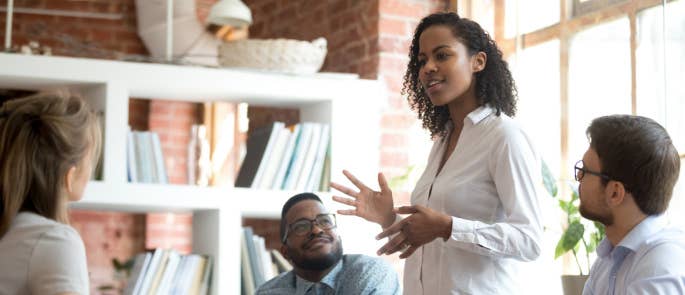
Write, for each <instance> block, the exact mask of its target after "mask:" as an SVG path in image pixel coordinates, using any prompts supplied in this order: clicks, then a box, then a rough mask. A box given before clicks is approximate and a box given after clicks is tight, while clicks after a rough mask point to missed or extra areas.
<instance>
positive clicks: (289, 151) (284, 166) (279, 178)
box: [271, 124, 302, 190]
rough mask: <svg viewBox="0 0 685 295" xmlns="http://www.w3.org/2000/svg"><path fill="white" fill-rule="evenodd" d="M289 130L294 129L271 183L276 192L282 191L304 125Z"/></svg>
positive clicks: (297, 125)
mask: <svg viewBox="0 0 685 295" xmlns="http://www.w3.org/2000/svg"><path fill="white" fill-rule="evenodd" d="M289 128H290V129H292V134H291V135H290V137H289V138H288V143H287V146H286V148H285V151H283V156H282V157H281V161H280V163H279V164H278V172H276V175H275V176H274V180H273V182H272V183H271V189H274V190H275V189H281V188H282V187H283V182H284V180H285V175H286V172H287V171H288V167H289V166H290V161H291V160H292V158H293V151H294V150H295V146H296V145H297V142H298V140H299V139H300V134H301V132H300V130H302V125H301V124H296V125H293V126H291V127H289Z"/></svg>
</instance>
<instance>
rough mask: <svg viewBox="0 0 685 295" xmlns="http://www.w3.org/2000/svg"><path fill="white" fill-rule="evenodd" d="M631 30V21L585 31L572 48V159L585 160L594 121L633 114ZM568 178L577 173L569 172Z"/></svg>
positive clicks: (570, 103)
mask: <svg viewBox="0 0 685 295" xmlns="http://www.w3.org/2000/svg"><path fill="white" fill-rule="evenodd" d="M630 72H631V69H630V27H629V23H628V19H627V18H621V19H618V20H615V21H611V22H607V23H604V24H601V25H598V26H595V27H592V28H590V29H587V30H585V31H581V32H579V33H578V34H576V35H575V36H573V38H572V39H571V40H570V48H569V80H568V88H569V90H568V94H569V103H568V104H569V118H568V122H569V159H568V163H567V164H568V166H569V167H572V166H573V163H575V161H577V160H578V159H580V158H582V156H583V153H584V152H585V150H586V149H587V146H588V141H587V137H586V136H585V129H586V128H587V126H589V125H590V122H591V121H592V119H594V118H596V117H599V116H603V115H611V114H630V113H631V104H632V103H631V93H630V91H631V78H630ZM567 173H568V174H567V175H566V176H567V177H571V176H572V174H573V172H572V171H567Z"/></svg>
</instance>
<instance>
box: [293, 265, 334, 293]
mask: <svg viewBox="0 0 685 295" xmlns="http://www.w3.org/2000/svg"><path fill="white" fill-rule="evenodd" d="M341 270H342V259H340V261H338V263H337V264H336V265H335V266H334V267H333V269H331V271H330V272H328V274H326V276H325V277H323V278H322V279H321V281H320V282H310V281H307V280H305V279H303V278H301V277H300V276H298V275H295V290H296V292H295V293H296V294H305V292H307V290H308V289H309V288H310V287H311V286H312V285H314V284H316V283H321V284H324V285H327V286H328V287H330V288H331V289H333V290H335V282H336V281H337V280H336V279H337V278H338V274H339V273H340V271H341ZM293 273H294V271H293Z"/></svg>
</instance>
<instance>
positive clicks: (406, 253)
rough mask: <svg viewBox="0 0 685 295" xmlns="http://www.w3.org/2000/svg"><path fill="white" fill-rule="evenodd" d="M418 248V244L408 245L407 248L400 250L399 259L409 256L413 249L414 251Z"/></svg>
mask: <svg viewBox="0 0 685 295" xmlns="http://www.w3.org/2000/svg"><path fill="white" fill-rule="evenodd" d="M418 248H419V246H409V248H407V250H404V252H402V254H400V259H405V258H407V257H409V256H411V255H412V254H414V251H416V249H418Z"/></svg>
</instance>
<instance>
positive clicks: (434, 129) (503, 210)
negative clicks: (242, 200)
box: [331, 13, 542, 294]
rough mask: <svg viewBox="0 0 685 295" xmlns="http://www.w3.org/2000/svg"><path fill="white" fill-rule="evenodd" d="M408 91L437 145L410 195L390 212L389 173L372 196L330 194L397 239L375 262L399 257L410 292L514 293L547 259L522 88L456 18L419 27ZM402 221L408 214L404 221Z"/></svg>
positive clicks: (490, 47)
mask: <svg viewBox="0 0 685 295" xmlns="http://www.w3.org/2000/svg"><path fill="white" fill-rule="evenodd" d="M409 59H410V60H409V64H408V67H407V72H406V74H405V76H404V88H403V92H404V94H406V95H407V96H408V101H409V105H410V106H411V108H412V109H414V110H416V112H417V113H418V118H419V119H420V120H422V122H423V127H424V128H426V129H427V130H428V131H430V134H431V136H432V138H433V139H434V145H433V148H432V150H431V152H430V155H429V156H428V163H427V165H426V170H425V171H424V173H423V175H422V176H421V178H420V179H419V181H418V182H417V184H416V187H415V188H414V191H413V192H412V195H411V204H412V206H404V207H399V208H397V209H393V199H392V191H391V190H390V189H389V188H388V185H387V182H386V180H385V178H384V176H383V175H382V174H380V173H379V175H378V183H379V186H380V189H381V190H380V191H374V190H372V189H370V188H369V187H367V186H366V185H364V184H363V183H362V182H360V181H359V180H358V179H356V178H355V177H354V175H352V174H350V173H349V172H347V171H343V173H344V174H345V176H346V177H347V178H348V179H350V181H351V182H352V183H353V184H354V185H355V186H356V187H357V188H358V189H359V191H356V190H353V189H350V188H348V187H345V186H342V185H340V184H331V186H332V187H333V188H335V189H337V190H339V191H341V192H343V193H345V194H346V195H348V196H350V197H352V198H345V197H339V196H334V197H333V199H334V200H335V201H337V202H340V203H343V204H347V205H349V206H352V209H348V210H340V211H339V213H340V214H345V215H356V216H359V217H362V218H365V219H367V220H369V221H372V222H375V223H378V224H379V225H381V226H382V227H383V229H384V231H383V232H382V233H381V234H379V235H378V238H379V239H380V238H383V237H390V240H389V241H388V242H387V243H386V244H385V245H384V246H383V247H382V248H381V249H380V250H379V251H378V254H392V253H394V252H397V251H402V254H401V255H400V258H408V259H407V261H406V262H405V270H404V293H405V294H511V293H515V292H516V290H520V288H518V286H517V285H516V282H517V277H516V275H517V274H518V273H520V271H519V269H520V267H521V266H522V261H531V260H535V259H536V258H537V257H538V256H539V254H540V239H541V233H542V226H541V221H540V208H539V204H538V200H537V194H536V183H537V182H538V181H539V180H540V179H541V178H540V175H539V172H540V170H541V169H540V165H539V158H538V156H537V154H536V152H535V150H534V149H533V147H532V145H531V142H530V140H529V139H528V137H527V136H526V134H525V133H524V132H523V131H522V130H521V128H520V127H519V126H518V125H517V124H516V123H515V122H514V121H513V120H512V119H511V116H513V115H514V113H515V112H516V86H515V85H514V81H513V79H512V77H511V73H510V72H509V69H508V68H507V63H506V62H505V61H504V60H503V58H502V53H501V51H500V50H499V49H498V48H497V45H496V44H495V42H494V41H493V40H492V39H491V38H490V36H489V35H488V34H487V33H486V32H485V31H484V30H483V29H482V28H481V27H480V26H479V25H478V24H477V23H476V22H473V21H471V20H468V19H465V18H461V17H459V16H458V15H457V14H456V13H436V14H432V15H429V16H427V17H425V18H424V19H423V20H422V21H421V22H420V23H419V25H418V27H417V28H416V31H415V33H414V37H413V40H412V43H411V47H410V52H409ZM398 214H410V215H409V216H408V217H406V218H400V217H398V216H399V215H398Z"/></svg>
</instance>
